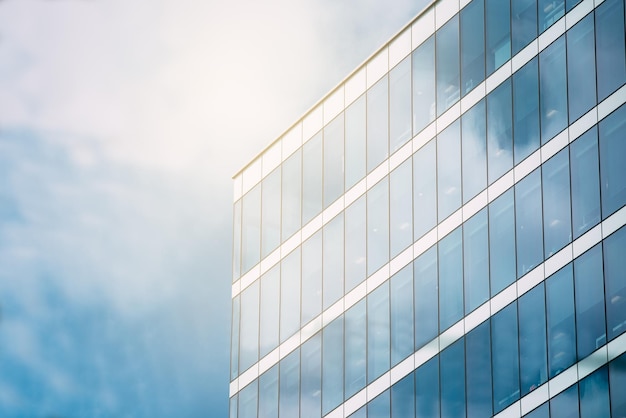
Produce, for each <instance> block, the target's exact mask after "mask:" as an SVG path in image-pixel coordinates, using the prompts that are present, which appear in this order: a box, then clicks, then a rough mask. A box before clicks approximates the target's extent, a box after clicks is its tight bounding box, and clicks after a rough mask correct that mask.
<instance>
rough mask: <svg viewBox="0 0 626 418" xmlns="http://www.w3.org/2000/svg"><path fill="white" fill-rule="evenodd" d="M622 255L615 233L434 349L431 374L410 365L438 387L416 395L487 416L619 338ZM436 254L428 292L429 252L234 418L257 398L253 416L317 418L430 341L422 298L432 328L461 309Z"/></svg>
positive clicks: (261, 382) (261, 385) (255, 387)
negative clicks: (451, 309)
mask: <svg viewBox="0 0 626 418" xmlns="http://www.w3.org/2000/svg"><path fill="white" fill-rule="evenodd" d="M624 248H626V227H623V228H621V229H620V230H619V231H617V232H616V233H615V234H613V235H611V236H609V237H608V238H607V239H606V240H605V241H604V242H603V243H600V244H597V245H596V246H595V247H593V248H591V249H590V250H589V251H587V252H586V253H584V254H583V255H581V256H580V257H578V258H576V259H575V260H574V261H573V262H571V263H570V264H568V265H566V266H565V267H564V268H562V269H561V270H559V271H558V272H556V273H555V274H553V275H552V276H550V277H548V278H547V279H546V280H545V282H542V283H540V284H539V285H537V286H535V287H534V288H533V289H531V290H530V291H528V292H527V293H525V294H524V295H522V296H521V297H520V298H519V299H518V300H516V301H515V302H513V303H511V304H510V305H508V306H507V307H506V308H504V309H502V310H501V311H500V312H498V313H497V314H495V315H494V316H493V317H492V318H490V319H489V320H487V321H485V322H484V323H483V324H481V325H479V326H478V327H477V328H475V329H474V330H472V331H471V332H469V333H468V334H467V335H466V336H465V337H464V338H462V339H461V340H459V341H458V342H456V343H455V344H453V345H452V346H451V347H449V348H447V349H445V350H444V351H442V352H441V354H440V355H439V356H440V371H439V377H437V375H436V374H434V375H433V374H432V371H429V370H430V369H429V367H432V366H429V365H428V364H426V365H424V366H420V367H419V368H418V369H417V371H416V372H415V374H416V375H420V376H424V375H427V376H428V378H425V379H424V381H430V382H431V385H432V383H433V382H436V381H437V380H438V379H439V380H440V382H441V392H440V394H438V393H435V392H433V391H435V390H436V391H439V388H438V387H437V385H432V388H431V389H429V390H430V392H428V391H427V390H426V389H422V390H420V391H419V392H418V395H419V396H422V397H424V396H433V398H432V399H431V400H433V401H438V400H439V398H441V415H442V416H450V417H463V416H465V409H466V406H467V409H468V415H469V416H491V415H492V413H498V412H500V411H501V410H503V409H504V408H506V407H507V406H509V405H510V404H512V403H513V402H515V401H516V400H518V399H519V398H520V397H523V396H525V395H526V394H528V393H530V392H531V391H533V390H534V389H536V388H537V387H539V386H541V385H542V384H544V383H545V382H546V381H547V380H549V379H551V378H553V377H555V376H557V375H558V374H559V373H561V372H562V371H563V370H565V369H567V368H568V367H570V366H571V365H573V364H574V363H576V362H577V361H579V360H581V359H583V358H585V357H587V356H588V355H589V354H591V353H592V352H593V351H595V350H596V349H597V348H599V347H601V346H603V345H605V344H606V343H607V341H612V340H613V339H615V338H616V337H617V336H618V335H620V334H621V333H623V332H625V331H626V282H624V280H623V276H624V271H626V260H625V259H624V257H623V251H624ZM438 250H439V251H438V252H439V261H440V262H439V274H440V279H439V285H438V286H437V285H434V286H431V291H430V293H428V292H424V287H425V285H426V283H432V281H433V277H435V281H436V269H437V263H436V258H437V248H435V247H433V248H432V249H431V250H429V251H428V252H427V253H425V254H424V255H422V256H421V257H419V258H418V259H417V260H416V261H415V263H414V265H413V266H408V267H406V268H405V269H403V270H401V271H400V272H399V273H397V274H396V275H394V276H393V277H392V278H391V279H390V280H389V281H388V282H385V283H384V284H382V285H381V286H380V287H378V288H377V289H376V290H374V291H373V292H372V293H370V294H369V295H368V296H367V298H366V299H364V300H362V301H360V302H358V303H357V304H356V305H355V306H353V307H352V308H350V309H349V310H348V311H346V313H345V314H343V315H342V316H340V317H339V318H338V319H336V320H334V321H333V322H331V323H330V324H329V325H328V326H326V327H325V328H324V329H323V330H322V331H321V332H319V333H318V334H316V335H315V336H314V337H312V338H311V339H310V340H308V341H307V342H305V343H304V344H303V345H302V346H301V347H300V348H299V349H297V350H295V351H294V352H293V353H291V354H289V355H288V356H287V357H285V358H284V359H283V360H281V362H280V363H279V364H278V365H276V366H274V367H273V368H272V369H271V370H270V371H268V372H266V373H264V374H263V375H261V376H260V377H259V379H258V381H255V382H254V383H252V384H251V385H249V386H247V387H246V388H243V389H242V390H241V391H240V394H239V402H240V410H239V417H240V418H247V417H253V416H257V400H258V408H259V411H258V416H264V417H271V416H276V415H275V413H276V411H280V415H281V416H289V417H297V416H298V408H300V416H301V417H311V418H316V417H320V416H323V415H325V414H326V413H328V412H330V411H331V410H333V409H334V408H335V407H337V406H338V405H339V404H341V403H342V402H343V401H344V400H345V399H348V398H350V397H351V396H352V395H354V394H355V393H356V392H358V391H359V390H361V389H362V388H363V387H365V385H366V384H369V383H371V382H372V381H374V380H375V379H376V378H378V377H379V376H381V375H382V374H383V373H384V372H386V371H387V370H389V369H390V367H393V366H394V365H395V364H397V363H399V362H400V361H402V360H403V359H404V358H406V357H407V356H409V355H411V354H412V353H413V351H414V349H416V348H419V347H420V346H422V345H423V344H424V343H425V342H427V341H429V340H430V339H432V338H433V337H434V336H436V335H437V327H436V324H437V322H438V321H437V307H436V306H434V307H433V306H432V303H431V301H430V300H429V298H430V299H433V298H434V299H435V300H436V299H437V288H438V291H439V300H440V304H439V305H440V306H439V322H440V323H441V321H442V320H446V314H447V312H448V311H449V305H451V304H454V303H455V301H459V300H460V304H461V305H462V297H461V298H460V299H459V296H458V295H454V294H452V293H454V292H452V293H451V292H449V290H448V285H449V284H448V283H447V282H445V280H447V279H443V276H442V271H443V270H444V269H448V268H449V267H448V266H447V263H448V262H449V260H448V259H446V258H447V257H449V255H448V254H447V253H446V251H447V250H449V248H448V245H447V244H444V245H440V246H439V248H438ZM453 251H454V250H453ZM466 290H467V289H466ZM433 292H434V294H433ZM414 298H415V301H414ZM605 301H606V303H605ZM433 325H434V327H433ZM425 328H428V329H425ZM414 334H415V340H414V338H413V336H414ZM433 363H434V364H436V363H437V360H436V359H435V360H431V361H430V364H433ZM463 376H464V377H465V378H463ZM411 379H412V378H411ZM465 380H467V385H465ZM299 385H300V386H299ZM399 385H402V384H401V383H399ZM396 390H398V388H397V387H395V386H394V387H393V388H392V389H391V392H392V394H393V393H394V391H396ZM257 391H258V394H257ZM425 391H426V392H425ZM400 392H401V393H402V392H404V391H403V390H400ZM410 392H411V393H412V391H410ZM279 393H280V396H279ZM392 396H393V395H392ZM621 398H623V396H620V395H619V394H616V400H618V399H621ZM279 399H280V401H279ZM410 399H411V398H407V399H405V401H407V402H408V400H410ZM435 404H436V402H432V404H431V405H429V406H428V407H429V408H430V407H432V408H434V407H435V406H436V405H435ZM272 411H273V413H272ZM437 415H438V414H435V413H434V410H433V411H431V414H430V415H429V414H426V411H422V413H421V414H420V415H418V416H429V417H431V416H437ZM375 416H378V415H375ZM401 416H409V415H401Z"/></svg>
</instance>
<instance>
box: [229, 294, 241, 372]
mask: <svg viewBox="0 0 626 418" xmlns="http://www.w3.org/2000/svg"><path fill="white" fill-rule="evenodd" d="M240 297H241V296H239V295H237V296H235V297H234V298H233V310H232V325H233V326H232V331H231V334H230V380H234V379H235V378H236V377H237V376H239V315H240V312H241V311H240V309H241V306H240V302H239V298H240Z"/></svg>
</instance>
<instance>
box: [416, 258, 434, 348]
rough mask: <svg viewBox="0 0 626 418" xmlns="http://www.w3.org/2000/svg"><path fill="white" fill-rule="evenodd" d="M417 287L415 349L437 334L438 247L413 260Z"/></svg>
mask: <svg viewBox="0 0 626 418" xmlns="http://www.w3.org/2000/svg"><path fill="white" fill-rule="evenodd" d="M413 280H414V289H415V295H414V300H415V350H419V349H420V348H422V347H423V346H424V345H425V344H426V343H428V342H430V341H431V340H432V339H433V338H435V337H436V336H437V331H438V330H439V328H438V325H439V320H438V319H439V303H438V297H439V296H438V284H437V247H436V246H433V247H431V248H430V249H429V250H428V251H426V252H425V253H424V254H422V255H420V256H419V257H417V258H416V259H415V261H414V262H413Z"/></svg>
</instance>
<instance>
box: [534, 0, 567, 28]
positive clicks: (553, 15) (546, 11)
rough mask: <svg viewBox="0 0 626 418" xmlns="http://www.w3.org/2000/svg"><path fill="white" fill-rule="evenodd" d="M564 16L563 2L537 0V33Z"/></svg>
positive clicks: (559, 0) (562, 0) (557, 0)
mask: <svg viewBox="0 0 626 418" xmlns="http://www.w3.org/2000/svg"><path fill="white" fill-rule="evenodd" d="M564 14H565V0H539V33H541V32H543V31H545V30H546V29H548V28H549V27H550V26H552V24H553V23H554V22H556V21H557V20H559V19H560V18H561V16H563V15H564Z"/></svg>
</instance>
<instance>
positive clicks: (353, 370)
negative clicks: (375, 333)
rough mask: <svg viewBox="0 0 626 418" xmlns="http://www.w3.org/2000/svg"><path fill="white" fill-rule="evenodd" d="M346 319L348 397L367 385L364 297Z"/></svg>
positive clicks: (346, 379)
mask: <svg viewBox="0 0 626 418" xmlns="http://www.w3.org/2000/svg"><path fill="white" fill-rule="evenodd" d="M345 321H346V346H345V359H346V374H345V388H346V396H345V397H346V399H348V398H350V397H351V396H352V395H354V394H355V393H357V392H358V391H359V390H361V389H363V388H364V387H365V373H366V364H367V361H366V360H367V358H366V351H365V349H366V333H367V323H366V309H365V299H362V300H361V301H360V302H358V303H357V304H356V305H354V306H353V307H352V308H350V309H348V310H347V311H346V313H345Z"/></svg>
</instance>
